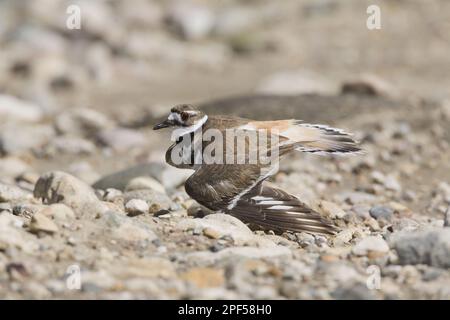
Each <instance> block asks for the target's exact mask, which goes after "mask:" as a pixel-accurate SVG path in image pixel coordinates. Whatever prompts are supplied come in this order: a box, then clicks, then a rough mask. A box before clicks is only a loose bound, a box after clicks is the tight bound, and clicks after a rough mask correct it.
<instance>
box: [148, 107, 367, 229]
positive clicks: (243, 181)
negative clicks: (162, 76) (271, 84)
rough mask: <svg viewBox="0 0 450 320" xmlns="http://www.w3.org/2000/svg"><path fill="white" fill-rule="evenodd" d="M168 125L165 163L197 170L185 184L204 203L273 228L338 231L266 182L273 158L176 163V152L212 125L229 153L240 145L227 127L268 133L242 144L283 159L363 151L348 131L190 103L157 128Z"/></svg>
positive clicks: (254, 224)
mask: <svg viewBox="0 0 450 320" xmlns="http://www.w3.org/2000/svg"><path fill="white" fill-rule="evenodd" d="M167 127H172V128H173V129H175V130H174V131H173V134H172V140H174V143H173V144H172V146H171V147H170V148H169V149H168V150H167V152H166V162H167V163H169V164H171V165H173V166H175V167H178V168H191V169H194V170H195V171H194V173H193V174H192V175H191V176H190V177H189V178H188V179H187V180H186V182H185V189H186V192H187V193H188V195H189V196H190V197H192V198H193V199H194V200H196V201H197V202H198V203H200V204H201V205H203V206H205V207H207V208H209V209H211V210H213V211H216V212H222V213H227V214H230V215H233V216H235V217H236V218H238V219H240V220H242V221H244V222H246V223H249V224H250V225H253V226H256V227H259V228H262V229H265V230H273V231H275V232H284V231H293V232H308V233H315V234H334V233H335V232H336V231H337V229H336V227H335V226H334V225H333V224H332V223H331V222H329V221H327V220H326V219H325V218H324V217H322V216H321V215H320V214H319V213H317V212H315V211H314V210H312V209H311V208H309V207H308V206H307V205H306V204H305V203H303V202H302V201H300V199H298V198H297V197H295V196H293V195H291V194H288V193H287V192H285V191H283V190H280V189H278V188H275V187H272V186H270V185H269V184H268V183H266V182H264V181H265V180H266V179H267V178H269V177H270V176H271V175H273V174H274V173H275V172H276V171H275V170H274V169H276V168H275V166H274V164H273V163H268V162H264V163H262V162H261V161H259V160H258V161H257V162H254V163H250V162H248V163H247V162H246V163H243V164H238V163H229V162H223V163H206V161H203V162H195V161H183V162H181V163H180V162H177V163H175V161H174V160H173V155H174V152H173V151H174V149H175V148H177V147H180V146H181V144H183V143H185V142H186V141H188V143H189V144H192V145H193V144H194V143H195V141H197V142H198V139H197V138H195V137H196V136H199V135H198V133H202V134H205V132H208V130H210V129H214V130H216V131H219V132H220V133H223V135H222V137H223V136H225V137H226V138H225V139H224V140H225V141H224V142H221V145H220V146H219V148H218V150H224V152H225V153H227V155H229V154H230V153H231V154H232V155H233V154H236V153H237V152H238V151H239V150H240V149H242V148H239V147H235V138H234V137H231V138H229V137H228V136H227V135H226V133H225V131H226V132H227V133H228V132H230V131H232V132H241V133H243V134H248V133H252V132H257V131H262V130H265V131H267V132H268V139H267V140H266V141H264V140H262V141H264V143H261V144H257V145H256V147H255V146H253V147H252V146H249V144H250V143H249V139H246V140H245V142H246V143H245V145H244V146H245V147H246V148H247V147H248V151H250V150H255V149H256V150H260V149H261V148H262V147H266V148H267V150H269V152H268V154H269V155H270V154H271V152H273V151H274V150H275V149H276V150H277V156H278V157H279V158H281V157H283V156H285V155H286V154H288V153H290V152H292V151H301V152H308V153H315V154H323V153H325V154H348V153H357V152H359V151H360V148H359V147H358V144H357V142H356V141H354V140H353V139H352V138H351V136H350V135H349V134H348V133H346V132H344V131H343V130H340V129H335V128H331V127H328V126H324V125H316V124H308V123H304V122H302V121H299V120H275V121H255V120H249V119H244V118H238V117H228V116H208V115H206V114H205V113H203V112H202V111H201V110H198V109H196V108H195V107H193V106H192V105H187V104H183V105H178V106H175V107H173V108H172V109H171V112H170V114H169V116H168V118H167V119H166V120H164V121H163V122H161V123H159V124H157V125H155V126H154V128H153V129H154V130H158V129H162V128H167ZM200 136H201V135H200ZM215 142H217V141H215ZM208 144H209V143H208V141H204V140H201V143H200V146H201V150H206V148H207V146H208ZM222 144H223V145H224V146H223V147H222ZM230 146H232V147H230ZM194 149H195V148H192V149H191V151H190V152H189V154H188V158H189V160H193V157H194V151H193V150H194ZM245 154H246V156H245V159H247V160H248V152H246V153H245ZM185 160H186V158H185Z"/></svg>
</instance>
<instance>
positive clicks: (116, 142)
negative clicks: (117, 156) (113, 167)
mask: <svg viewBox="0 0 450 320" xmlns="http://www.w3.org/2000/svg"><path fill="white" fill-rule="evenodd" d="M97 139H98V140H99V142H100V143H101V144H103V145H105V146H108V147H110V148H112V149H113V150H115V151H117V152H125V151H127V150H130V149H132V148H135V147H143V146H145V144H146V143H147V139H146V138H145V136H144V135H143V134H142V133H140V132H139V131H136V130H132V129H125V128H115V129H108V130H104V131H101V132H99V133H98V135H97Z"/></svg>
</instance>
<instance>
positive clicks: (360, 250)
mask: <svg viewBox="0 0 450 320" xmlns="http://www.w3.org/2000/svg"><path fill="white" fill-rule="evenodd" d="M352 251H353V253H354V254H356V255H359V256H365V255H367V254H368V253H370V252H379V253H387V252H389V246H388V244H387V243H386V241H384V239H382V238H380V237H377V236H369V237H366V238H363V239H362V240H361V241H359V242H358V243H357V244H356V245H355V246H354V247H353V250H352Z"/></svg>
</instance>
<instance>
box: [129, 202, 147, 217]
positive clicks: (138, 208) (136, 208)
mask: <svg viewBox="0 0 450 320" xmlns="http://www.w3.org/2000/svg"><path fill="white" fill-rule="evenodd" d="M149 209H150V208H149V206H148V204H147V202H145V201H144V200H141V199H131V200H130V201H128V202H127V203H126V204H125V211H126V212H127V213H128V215H130V216H137V215H140V214H144V213H147V212H148V211H149Z"/></svg>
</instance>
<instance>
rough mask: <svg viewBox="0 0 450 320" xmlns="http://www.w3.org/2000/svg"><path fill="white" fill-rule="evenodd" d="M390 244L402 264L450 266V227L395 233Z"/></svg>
mask: <svg viewBox="0 0 450 320" xmlns="http://www.w3.org/2000/svg"><path fill="white" fill-rule="evenodd" d="M390 244H391V247H392V248H393V249H395V250H396V251H397V254H398V259H399V263H400V264H403V265H405V264H427V265H431V266H434V267H439V268H450V229H449V228H443V229H432V230H427V231H416V232H409V231H407V232H398V233H394V234H393V235H392V237H391V239H390Z"/></svg>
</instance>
